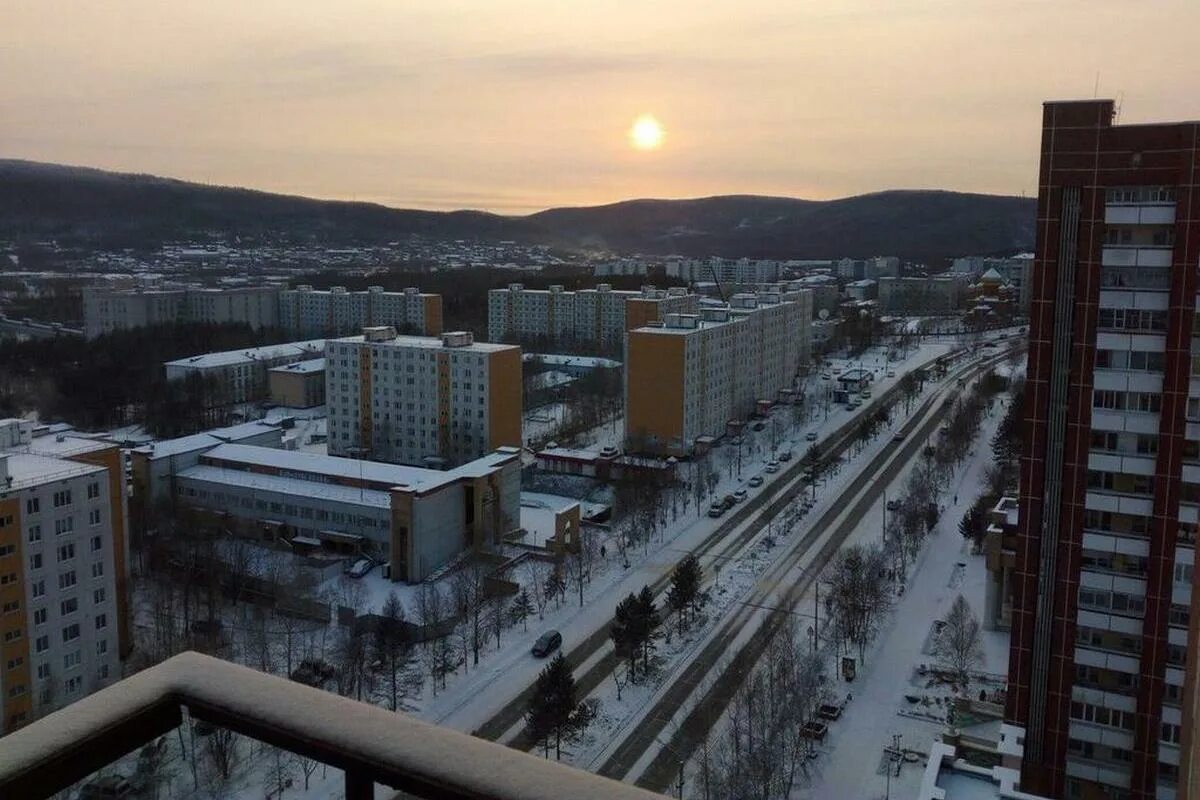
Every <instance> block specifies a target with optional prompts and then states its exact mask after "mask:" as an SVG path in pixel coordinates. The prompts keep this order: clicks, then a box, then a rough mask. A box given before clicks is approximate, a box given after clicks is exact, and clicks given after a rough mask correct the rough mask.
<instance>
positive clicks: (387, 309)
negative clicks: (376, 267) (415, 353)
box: [279, 286, 442, 336]
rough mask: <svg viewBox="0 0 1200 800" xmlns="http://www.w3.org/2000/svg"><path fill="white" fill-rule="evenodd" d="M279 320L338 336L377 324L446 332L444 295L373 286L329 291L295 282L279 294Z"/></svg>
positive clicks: (302, 332) (306, 331)
mask: <svg viewBox="0 0 1200 800" xmlns="http://www.w3.org/2000/svg"><path fill="white" fill-rule="evenodd" d="M279 321H280V325H281V326H282V327H283V329H284V330H286V331H287V332H288V333H291V334H294V335H296V336H339V335H343V334H346V333H349V332H351V331H358V330H362V329H363V328H368V327H373V326H379V325H390V326H391V327H393V328H395V329H396V330H398V331H401V332H402V333H406V334H414V335H418V336H437V335H439V334H440V333H441V332H442V296H441V295H439V294H429V293H426V292H422V291H420V290H419V289H415V288H408V289H405V290H404V291H403V292H385V291H384V290H383V287H382V286H371V287H368V288H367V290H366V291H365V292H351V291H347V290H346V288H345V287H343V286H334V287H333V288H332V289H329V290H327V291H321V290H316V289H313V288H312V287H311V286H297V287H296V288H295V289H285V290H283V291H282V292H280V293H279Z"/></svg>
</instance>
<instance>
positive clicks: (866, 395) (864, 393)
mask: <svg viewBox="0 0 1200 800" xmlns="http://www.w3.org/2000/svg"><path fill="white" fill-rule="evenodd" d="M862 398H863V399H864V400H869V399H870V398H871V390H870V389H863V390H862Z"/></svg>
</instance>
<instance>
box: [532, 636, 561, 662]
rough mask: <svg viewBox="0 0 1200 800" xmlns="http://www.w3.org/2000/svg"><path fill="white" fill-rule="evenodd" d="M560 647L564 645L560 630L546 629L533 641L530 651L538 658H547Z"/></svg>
mask: <svg viewBox="0 0 1200 800" xmlns="http://www.w3.org/2000/svg"><path fill="white" fill-rule="evenodd" d="M560 647H562V634H561V633H559V632H558V631H546V632H545V633H543V634H542V635H541V636H539V637H538V640H537V641H536V642H534V643H533V647H531V648H530V650H529V652H531V653H533V654H534V655H535V656H537V657H538V658H545V657H546V656H548V655H550V654H551V653H553V652H554V651H555V650H557V649H558V648H560Z"/></svg>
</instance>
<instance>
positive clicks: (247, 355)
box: [163, 339, 325, 405]
mask: <svg viewBox="0 0 1200 800" xmlns="http://www.w3.org/2000/svg"><path fill="white" fill-rule="evenodd" d="M324 353H325V340H324V339H314V340H312V341H307V342H289V343H286V344H271V345H265V346H263V347H248V348H245V349H243V350H226V351H224V352H220V353H205V354H204V355H199V356H190V357H188V358H179V359H176V360H174V361H168V362H166V363H164V364H163V369H164V370H166V374H167V380H169V381H181V380H186V379H187V378H189V377H191V376H199V377H201V378H206V379H210V380H212V381H214V383H215V386H216V391H215V393H214V395H213V396H214V398H216V400H217V402H218V403H220V404H223V405H227V404H232V403H249V402H257V401H259V400H264V399H266V397H267V395H268V393H269V389H270V387H269V384H268V380H267V379H268V375H269V373H270V370H272V369H273V368H275V367H279V366H282V365H285V364H294V363H297V362H301V361H308V360H317V359H320V358H321V357H322V356H323V355H324Z"/></svg>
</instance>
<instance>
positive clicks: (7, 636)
mask: <svg viewBox="0 0 1200 800" xmlns="http://www.w3.org/2000/svg"><path fill="white" fill-rule="evenodd" d="M23 635H24V634H23V633H22V631H21V629H20V628H13V629H12V630H11V631H5V632H4V642H5V643H6V644H7V643H8V642H19V641H21V637H22V636H23Z"/></svg>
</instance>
